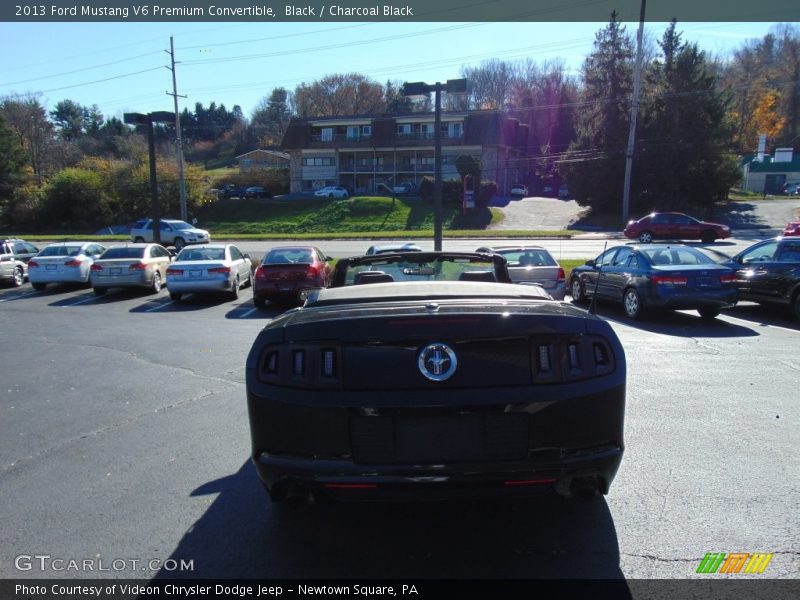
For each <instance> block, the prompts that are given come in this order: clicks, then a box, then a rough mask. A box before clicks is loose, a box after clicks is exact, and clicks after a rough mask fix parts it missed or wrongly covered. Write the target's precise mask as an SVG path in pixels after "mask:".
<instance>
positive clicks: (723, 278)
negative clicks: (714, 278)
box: [719, 273, 736, 283]
mask: <svg viewBox="0 0 800 600" xmlns="http://www.w3.org/2000/svg"><path fill="white" fill-rule="evenodd" d="M719 282H720V283H735V282H736V274H735V273H729V274H728V275H720V277H719Z"/></svg>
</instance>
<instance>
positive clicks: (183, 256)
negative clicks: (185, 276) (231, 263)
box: [175, 248, 225, 262]
mask: <svg viewBox="0 0 800 600" xmlns="http://www.w3.org/2000/svg"><path fill="white" fill-rule="evenodd" d="M187 260H225V248H186V249H185V250H182V251H181V253H180V254H178V258H176V259H175V262H182V261H187Z"/></svg>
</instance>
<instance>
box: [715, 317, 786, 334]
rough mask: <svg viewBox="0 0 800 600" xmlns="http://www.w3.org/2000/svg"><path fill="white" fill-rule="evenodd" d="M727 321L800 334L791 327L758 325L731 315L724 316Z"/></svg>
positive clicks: (767, 324)
mask: <svg viewBox="0 0 800 600" xmlns="http://www.w3.org/2000/svg"><path fill="white" fill-rule="evenodd" d="M723 316H724V317H725V319H726V320H727V319H730V320H731V321H739V323H744V324H745V325H750V326H751V327H752V326H753V325H758V326H760V327H769V328H770V329H783V330H784V331H789V332H791V333H800V331H797V329H790V328H789V327H781V326H780V325H770V324H769V323H757V322H754V321H748V320H747V319H740V318H739V317H732V316H730V315H723Z"/></svg>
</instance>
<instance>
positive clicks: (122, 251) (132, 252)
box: [100, 246, 144, 258]
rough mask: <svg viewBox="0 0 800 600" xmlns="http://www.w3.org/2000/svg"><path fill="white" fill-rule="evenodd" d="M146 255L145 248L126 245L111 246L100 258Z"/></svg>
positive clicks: (139, 256) (140, 256)
mask: <svg viewBox="0 0 800 600" xmlns="http://www.w3.org/2000/svg"><path fill="white" fill-rule="evenodd" d="M142 256H144V248H126V247H124V246H122V247H119V248H109V249H108V250H106V251H105V252H103V255H102V256H101V257H100V258H142Z"/></svg>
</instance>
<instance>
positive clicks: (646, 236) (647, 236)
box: [639, 231, 653, 244]
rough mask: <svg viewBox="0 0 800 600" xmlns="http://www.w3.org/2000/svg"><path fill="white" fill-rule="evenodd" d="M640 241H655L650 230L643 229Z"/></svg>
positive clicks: (648, 242)
mask: <svg viewBox="0 0 800 600" xmlns="http://www.w3.org/2000/svg"><path fill="white" fill-rule="evenodd" d="M639 241H640V242H642V243H643V244H650V243H651V242H652V241H653V234H652V232H650V231H643V232H642V233H640V234H639Z"/></svg>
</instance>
